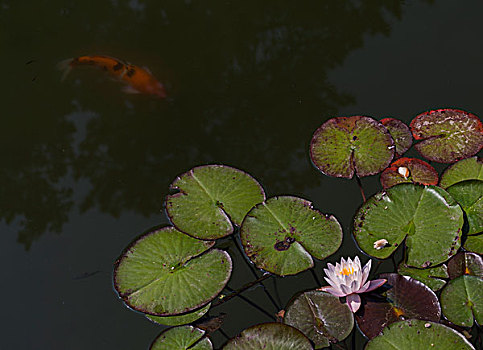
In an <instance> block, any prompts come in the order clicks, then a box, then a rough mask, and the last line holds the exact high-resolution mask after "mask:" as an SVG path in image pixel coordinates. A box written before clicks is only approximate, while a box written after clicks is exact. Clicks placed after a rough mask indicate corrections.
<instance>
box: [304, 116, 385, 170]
mask: <svg viewBox="0 0 483 350" xmlns="http://www.w3.org/2000/svg"><path fill="white" fill-rule="evenodd" d="M393 156H394V141H393V139H392V137H391V135H390V134H389V132H388V131H387V129H386V128H385V127H384V126H383V125H382V124H381V123H379V122H378V121H376V120H374V119H372V118H370V117H362V116H353V117H337V118H332V119H329V120H328V121H326V122H325V123H324V124H322V126H320V127H319V128H318V129H317V130H316V131H315V133H314V135H313V137H312V141H311V144H310V157H311V159H312V162H313V163H314V164H315V166H316V167H317V168H318V169H319V170H320V171H321V172H323V173H324V174H326V175H329V176H336V177H345V178H348V179H350V178H352V176H353V175H354V173H355V174H356V175H357V176H359V177H363V176H368V175H374V174H377V173H379V172H381V171H382V170H383V169H385V168H386V167H387V166H388V165H389V163H390V162H391V160H392V158H393Z"/></svg>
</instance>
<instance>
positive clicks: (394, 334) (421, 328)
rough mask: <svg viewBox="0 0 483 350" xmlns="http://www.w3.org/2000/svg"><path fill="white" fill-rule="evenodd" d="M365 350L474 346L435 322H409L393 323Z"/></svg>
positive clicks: (463, 348) (447, 349)
mask: <svg viewBox="0 0 483 350" xmlns="http://www.w3.org/2000/svg"><path fill="white" fill-rule="evenodd" d="M364 349H365V350H399V349H401V350H402V349H404V350H428V349H438V350H456V349H458V350H474V349H475V348H474V347H473V345H471V344H470V342H468V340H466V339H465V337H463V335H461V334H460V333H458V332H457V331H455V330H454V329H452V328H449V327H447V326H444V325H442V324H439V323H435V322H428V321H421V320H407V321H399V322H396V323H393V324H392V325H390V326H389V327H387V328H385V329H384V331H383V333H382V334H381V335H380V336H378V337H376V338H374V339H372V340H371V341H369V342H368V343H367V345H366V347H365V348H364Z"/></svg>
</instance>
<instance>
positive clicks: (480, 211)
mask: <svg viewBox="0 0 483 350" xmlns="http://www.w3.org/2000/svg"><path fill="white" fill-rule="evenodd" d="M446 191H448V193H449V194H450V195H451V196H452V197H453V198H454V199H455V200H456V201H457V202H458V203H459V205H461V207H462V208H463V210H464V212H465V213H466V218H467V220H468V226H469V228H468V234H469V235H472V234H475V233H479V232H481V231H483V181H481V180H467V181H462V182H458V183H456V184H454V185H451V186H450V187H448V188H447V189H446Z"/></svg>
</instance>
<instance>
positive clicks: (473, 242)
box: [464, 234, 483, 254]
mask: <svg viewBox="0 0 483 350" xmlns="http://www.w3.org/2000/svg"><path fill="white" fill-rule="evenodd" d="M464 248H465V249H466V250H467V251H469V252H473V253H478V254H483V234H479V235H474V236H468V237H466V241H465V244H464Z"/></svg>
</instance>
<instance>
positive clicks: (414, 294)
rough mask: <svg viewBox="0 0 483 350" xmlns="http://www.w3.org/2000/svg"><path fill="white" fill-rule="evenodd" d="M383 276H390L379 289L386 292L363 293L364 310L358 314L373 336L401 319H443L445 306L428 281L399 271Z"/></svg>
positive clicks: (364, 330) (360, 323) (365, 331)
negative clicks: (440, 302) (442, 306)
mask: <svg viewBox="0 0 483 350" xmlns="http://www.w3.org/2000/svg"><path fill="white" fill-rule="evenodd" d="M380 278H385V279H387V282H386V284H384V286H383V287H381V288H380V289H378V293H381V292H382V295H381V294H376V293H370V294H363V309H362V312H358V313H356V320H357V325H358V326H359V329H360V330H361V332H362V333H363V334H364V335H366V336H367V337H368V338H369V339H372V338H374V337H375V336H377V335H378V334H379V333H380V332H381V331H382V330H383V328H384V327H386V326H387V325H390V324H391V323H394V322H397V321H399V320H405V319H410V318H417V319H422V320H429V321H434V322H438V321H439V319H440V317H441V308H440V305H439V302H438V297H437V296H436V294H434V292H433V291H432V290H431V289H430V288H429V287H427V286H426V285H425V284H423V283H421V282H419V281H417V280H415V279H413V278H411V277H408V276H401V275H399V274H396V273H387V274H381V275H380ZM384 289H385V290H384Z"/></svg>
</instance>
